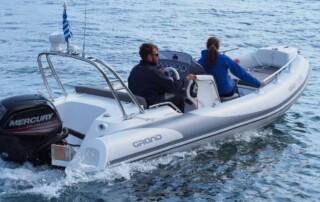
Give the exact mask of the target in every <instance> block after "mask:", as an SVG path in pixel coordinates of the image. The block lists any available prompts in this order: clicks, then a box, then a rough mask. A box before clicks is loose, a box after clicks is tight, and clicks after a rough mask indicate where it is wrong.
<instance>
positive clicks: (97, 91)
mask: <svg viewBox="0 0 320 202" xmlns="http://www.w3.org/2000/svg"><path fill="white" fill-rule="evenodd" d="M75 91H76V92H77V93H86V94H90V95H97V96H102V97H107V98H113V99H114V97H113V94H112V92H111V91H110V90H109V89H105V88H97V87H88V86H75ZM116 93H117V95H118V97H119V99H120V100H121V101H124V102H132V100H131V98H130V96H129V94H128V93H126V92H121V91H116ZM134 96H135V97H136V99H137V101H138V102H139V104H140V105H142V106H143V108H144V109H147V102H146V100H145V99H144V98H143V97H141V96H138V95H134Z"/></svg>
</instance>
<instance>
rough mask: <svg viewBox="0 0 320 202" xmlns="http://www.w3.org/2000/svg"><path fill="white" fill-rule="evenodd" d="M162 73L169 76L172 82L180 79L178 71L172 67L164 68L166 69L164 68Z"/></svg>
mask: <svg viewBox="0 0 320 202" xmlns="http://www.w3.org/2000/svg"><path fill="white" fill-rule="evenodd" d="M163 71H164V72H165V73H167V75H168V76H170V77H171V78H173V79H174V80H179V79H180V75H179V73H178V71H177V70H176V69H175V68H173V67H166V68H164V70H163Z"/></svg>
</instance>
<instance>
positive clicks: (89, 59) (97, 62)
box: [38, 52, 144, 120]
mask: <svg viewBox="0 0 320 202" xmlns="http://www.w3.org/2000/svg"><path fill="white" fill-rule="evenodd" d="M43 56H45V59H46V62H47V63H48V66H44V65H43V64H44V63H43ZM51 56H61V57H67V58H73V59H76V60H80V61H83V62H86V63H89V64H91V65H92V66H94V67H95V68H96V69H97V70H98V71H99V72H100V73H101V75H102V76H103V78H104V80H105V81H106V83H107V85H108V87H109V89H110V91H111V93H112V95H113V97H114V99H115V100H116V102H117V104H118V106H119V108H120V110H121V112H122V115H123V118H124V120H126V119H129V118H130V115H128V114H127V113H126V111H125V109H124V107H123V104H122V103H121V101H120V99H119V97H118V94H117V93H116V91H117V90H120V89H121V90H122V89H124V90H125V91H126V92H127V93H128V95H129V97H130V99H131V100H132V102H133V103H134V104H135V106H136V107H137V108H138V110H139V112H140V113H141V114H143V113H144V109H143V108H142V107H141V105H140V103H139V102H138V100H137V99H136V97H135V96H134V95H133V94H132V92H131V91H130V90H129V88H128V87H127V86H126V85H125V83H124V82H123V81H122V79H121V78H120V77H119V75H118V74H117V73H116V72H115V71H114V69H113V68H112V67H111V66H110V65H107V64H106V63H105V62H103V61H102V60H99V59H96V58H93V57H80V56H78V55H73V54H69V53H67V52H43V53H39V55H38V66H39V69H40V73H41V76H42V79H43V81H44V84H45V86H46V88H47V91H48V93H49V97H50V99H51V100H54V93H53V91H52V89H51V87H50V85H49V82H48V80H47V77H50V76H53V77H54V78H55V80H56V82H57V84H58V86H59V88H60V90H61V91H62V94H63V95H64V96H67V95H68V94H67V92H66V90H65V88H64V86H63V84H62V83H61V81H60V79H59V76H58V75H57V73H56V71H55V68H54V66H53V64H52V62H51ZM45 69H49V70H50V72H49V73H46V72H45ZM104 69H106V70H108V71H109V72H110V73H111V75H112V76H114V77H115V79H113V80H110V78H109V77H108V75H107V73H106V72H105V71H104ZM117 82H118V83H120V85H121V88H120V89H115V88H114V86H115V83H117Z"/></svg>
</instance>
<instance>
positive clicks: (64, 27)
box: [62, 1, 73, 53]
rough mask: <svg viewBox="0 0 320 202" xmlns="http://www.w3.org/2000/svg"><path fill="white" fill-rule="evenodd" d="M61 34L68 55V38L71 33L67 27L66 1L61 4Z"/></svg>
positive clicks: (68, 26)
mask: <svg viewBox="0 0 320 202" xmlns="http://www.w3.org/2000/svg"><path fill="white" fill-rule="evenodd" d="M62 24H63V34H64V39H65V41H66V42H67V52H68V53H69V52H70V51H69V38H70V37H72V36H73V34H72V32H71V28H70V25H69V22H68V20H67V4H66V1H64V4H63V22H62Z"/></svg>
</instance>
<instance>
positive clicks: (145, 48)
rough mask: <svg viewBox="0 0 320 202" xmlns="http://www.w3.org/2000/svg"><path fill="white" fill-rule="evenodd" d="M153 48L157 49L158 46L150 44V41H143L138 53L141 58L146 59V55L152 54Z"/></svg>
mask: <svg viewBox="0 0 320 202" xmlns="http://www.w3.org/2000/svg"><path fill="white" fill-rule="evenodd" d="M153 48H155V49H157V50H158V46H156V45H154V44H152V43H143V44H142V45H141V46H140V50H139V55H140V57H141V59H142V60H147V58H148V55H149V54H152V51H153Z"/></svg>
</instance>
